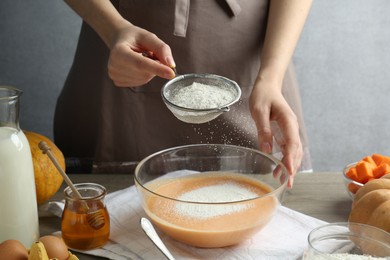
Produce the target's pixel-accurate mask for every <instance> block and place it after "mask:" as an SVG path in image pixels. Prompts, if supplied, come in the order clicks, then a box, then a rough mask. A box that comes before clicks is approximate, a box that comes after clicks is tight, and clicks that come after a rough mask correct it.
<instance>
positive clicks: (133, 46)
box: [108, 23, 175, 87]
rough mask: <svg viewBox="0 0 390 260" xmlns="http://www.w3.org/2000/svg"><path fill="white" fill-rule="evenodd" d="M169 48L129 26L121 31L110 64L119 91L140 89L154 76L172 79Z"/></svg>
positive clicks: (111, 73)
mask: <svg viewBox="0 0 390 260" xmlns="http://www.w3.org/2000/svg"><path fill="white" fill-rule="evenodd" d="M174 67H175V63H174V60H173V58H172V53H171V49H170V47H169V46H168V45H167V44H166V43H164V42H163V41H162V40H160V39H159V38H158V37H157V36H156V35H154V34H152V33H150V32H148V31H146V30H144V29H141V28H139V27H137V26H134V25H132V24H130V23H129V24H128V25H127V26H125V27H124V28H122V29H121V30H119V31H118V33H117V36H116V37H115V40H114V42H113V43H112V47H111V51H110V57H109V60H108V74H109V76H110V78H111V79H112V80H113V81H114V83H115V85H116V86H118V87H137V86H141V85H144V84H146V83H147V82H149V81H150V80H151V79H153V78H154V77H155V76H158V77H161V78H165V79H172V78H174V77H175V73H174V72H173V70H172V68H174Z"/></svg>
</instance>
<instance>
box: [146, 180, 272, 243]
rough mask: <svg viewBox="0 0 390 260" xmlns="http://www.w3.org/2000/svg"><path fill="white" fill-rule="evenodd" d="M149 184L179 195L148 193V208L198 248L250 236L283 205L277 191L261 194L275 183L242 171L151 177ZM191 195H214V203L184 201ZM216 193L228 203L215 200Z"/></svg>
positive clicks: (162, 224)
mask: <svg viewBox="0 0 390 260" xmlns="http://www.w3.org/2000/svg"><path fill="white" fill-rule="evenodd" d="M147 187H148V188H149V189H151V190H152V191H154V192H155V193H158V194H160V195H163V196H166V197H169V198H176V200H172V199H168V198H163V197H158V196H151V197H149V198H148V200H147V202H146V203H147V207H146V208H147V209H146V213H147V214H148V215H149V217H150V218H151V219H152V221H153V222H154V224H155V225H156V226H157V227H158V228H159V229H160V230H161V231H163V232H164V233H166V234H167V235H169V236H171V237H172V238H174V239H176V240H178V241H181V242H184V243H187V244H190V245H193V246H198V247H223V246H229V245H233V244H237V243H239V242H241V241H243V240H245V239H247V238H249V237H250V236H251V235H253V234H254V233H256V232H257V231H258V230H259V229H261V228H262V227H263V226H264V225H265V224H266V223H268V221H269V220H270V219H271V217H272V216H273V214H274V212H275V210H276V207H277V205H278V200H277V198H276V197H274V196H272V195H269V196H264V197H261V196H263V195H265V194H267V193H270V192H271V191H272V188H270V187H269V186H267V185H265V184H264V183H262V182H260V181H258V180H256V179H253V178H250V177H246V176H245V175H243V174H237V173H198V174H193V175H190V176H185V177H180V178H176V179H170V180H166V181H161V180H159V181H155V182H151V183H149V184H148V185H147ZM213 191H214V192H213ZM197 192H198V193H197ZM202 192H207V194H203V193H202ZM217 193H219V194H217ZM188 194H192V196H194V194H195V195H196V194H199V198H200V197H201V198H202V200H203V201H205V200H204V198H210V202H212V204H210V203H190V202H184V201H179V200H178V199H181V198H186V195H188ZM234 194H237V197H236V198H235V197H234V196H235V195H234ZM187 197H188V196H187ZM243 197H244V198H246V200H242V198H243ZM215 198H218V199H220V202H224V203H215V202H214V201H215ZM227 200H228V201H237V200H241V202H226V201H227ZM206 202H207V200H206Z"/></svg>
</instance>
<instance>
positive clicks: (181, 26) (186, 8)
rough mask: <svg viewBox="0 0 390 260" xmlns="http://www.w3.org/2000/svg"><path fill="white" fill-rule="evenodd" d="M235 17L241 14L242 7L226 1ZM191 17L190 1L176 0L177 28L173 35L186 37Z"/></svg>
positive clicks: (232, 1)
mask: <svg viewBox="0 0 390 260" xmlns="http://www.w3.org/2000/svg"><path fill="white" fill-rule="evenodd" d="M225 1H226V3H227V5H228V6H229V8H230V10H231V11H232V13H233V15H234V16H238V15H239V14H240V12H241V6H240V4H239V3H238V2H237V0H225ZM189 15H190V0H176V4H175V26H174V28H175V29H174V32H173V35H175V36H179V37H186V33H187V26H188V19H189Z"/></svg>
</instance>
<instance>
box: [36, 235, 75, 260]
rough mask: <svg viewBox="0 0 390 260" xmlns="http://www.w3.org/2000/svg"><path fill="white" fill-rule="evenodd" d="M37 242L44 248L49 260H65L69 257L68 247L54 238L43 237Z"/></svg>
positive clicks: (59, 239)
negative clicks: (54, 259)
mask: <svg viewBox="0 0 390 260" xmlns="http://www.w3.org/2000/svg"><path fill="white" fill-rule="evenodd" d="M39 241H41V242H42V243H43V245H44V246H45V249H46V252H47V255H48V256H49V258H50V259H51V258H57V259H58V260H66V259H68V257H69V251H68V247H67V246H66V245H65V243H64V241H63V240H62V239H61V238H59V237H56V236H51V235H48V236H43V237H41V238H39Z"/></svg>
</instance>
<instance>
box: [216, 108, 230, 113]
mask: <svg viewBox="0 0 390 260" xmlns="http://www.w3.org/2000/svg"><path fill="white" fill-rule="evenodd" d="M218 110H219V111H221V112H229V111H230V107H220V108H218Z"/></svg>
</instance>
